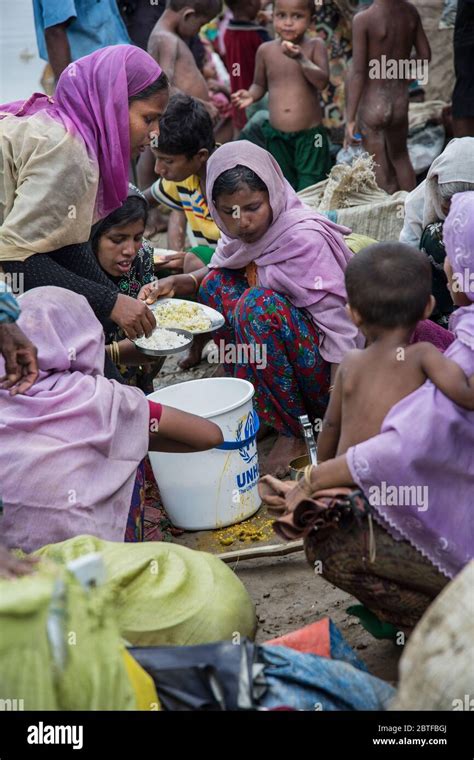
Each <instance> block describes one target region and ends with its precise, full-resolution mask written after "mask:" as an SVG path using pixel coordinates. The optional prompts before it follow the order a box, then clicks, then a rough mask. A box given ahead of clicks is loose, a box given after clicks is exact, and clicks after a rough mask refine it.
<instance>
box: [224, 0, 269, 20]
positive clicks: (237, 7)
mask: <svg viewBox="0 0 474 760" xmlns="http://www.w3.org/2000/svg"><path fill="white" fill-rule="evenodd" d="M226 5H227V7H228V8H230V10H231V11H232V13H233V14H234V16H236V17H238V18H239V19H243V18H245V19H246V20H248V21H254V20H255V19H256V18H257V13H258V12H259V11H260V10H261V2H260V0H226Z"/></svg>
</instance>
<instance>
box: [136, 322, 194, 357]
mask: <svg viewBox="0 0 474 760" xmlns="http://www.w3.org/2000/svg"><path fill="white" fill-rule="evenodd" d="M193 340H194V335H193V334H192V333H191V332H189V331H188V330H182V329H181V328H179V327H155V329H154V330H153V332H152V334H151V335H150V337H149V338H137V340H134V341H133V342H134V344H135V347H136V348H137V349H138V350H139V351H141V352H142V354H146V356H169V355H170V354H179V353H180V352H181V351H187V350H188V348H190V346H191V344H192V342H193Z"/></svg>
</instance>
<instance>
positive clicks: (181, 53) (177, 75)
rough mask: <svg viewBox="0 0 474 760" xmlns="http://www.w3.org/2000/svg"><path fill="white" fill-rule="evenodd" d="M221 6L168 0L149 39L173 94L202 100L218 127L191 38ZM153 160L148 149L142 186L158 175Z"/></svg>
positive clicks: (207, 0)
mask: <svg viewBox="0 0 474 760" xmlns="http://www.w3.org/2000/svg"><path fill="white" fill-rule="evenodd" d="M221 10H222V0H167V2H166V9H165V11H164V13H163V14H162V16H161V17H160V19H159V20H158V22H157V23H156V24H155V26H154V27H153V30H152V32H151V34H150V38H149V40H148V52H149V53H150V55H152V56H153V58H154V59H155V60H156V61H157V62H158V63H159V64H160V66H161V68H162V69H163V71H164V72H165V73H166V75H167V77H168V79H169V82H170V86H171V87H170V95H175V94H176V93H180V92H181V93H184V94H185V95H190V96H191V97H193V98H196V99H197V100H200V101H201V102H202V103H204V105H205V106H206V109H207V111H208V112H209V115H210V117H211V119H212V120H213V122H214V125H215V127H217V126H218V125H217V121H218V119H219V114H218V111H217V108H216V107H215V106H214V105H213V104H212V103H211V101H210V96H209V90H208V86H207V83H206V80H205V79H204V76H203V75H202V73H201V72H200V71H199V69H198V67H197V64H196V61H195V59H194V56H193V54H192V52H191V50H190V48H189V41H190V40H191V39H192V38H193V37H194V36H195V35H196V34H197V33H198V32H199V30H200V28H201V27H202V26H204V24H207V23H209V21H211V19H213V18H214V17H215V16H217V15H218V14H219V13H220V12H221ZM217 137H218V135H217ZM154 164H155V158H154V156H153V154H152V152H151V150H149V149H148V150H147V151H146V152H145V153H143V155H142V156H141V158H140V161H139V165H138V180H139V185H140V187H142V188H146V187H149V186H150V185H151V184H152V182H154V180H155V179H156V176H155V174H154V171H153V167H154Z"/></svg>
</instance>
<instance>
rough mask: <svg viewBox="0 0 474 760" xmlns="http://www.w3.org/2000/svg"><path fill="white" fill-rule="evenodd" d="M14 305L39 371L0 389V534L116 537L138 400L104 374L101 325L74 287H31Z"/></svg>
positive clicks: (139, 418)
mask: <svg viewBox="0 0 474 760" xmlns="http://www.w3.org/2000/svg"><path fill="white" fill-rule="evenodd" d="M20 305H21V308H22V313H21V316H20V318H19V320H18V325H19V327H20V328H21V329H22V330H23V331H24V332H25V333H26V335H28V337H29V338H30V340H31V341H32V342H33V343H34V344H35V345H36V346H37V348H38V357H39V367H40V376H39V380H38V381H37V382H36V383H35V384H34V386H33V387H32V388H31V390H29V391H28V393H27V395H24V396H15V397H11V396H10V395H9V393H8V392H7V391H2V390H0V439H1V442H2V443H1V447H0V472H1V473H2V474H1V481H0V482H1V486H0V488H1V497H2V500H3V506H4V515H3V519H2V535H3V537H4V539H5V540H6V542H7V544H8V546H10V547H19V548H21V549H23V550H24V551H27V552H30V551H34V550H35V549H38V548H40V547H41V546H44V545H45V544H49V543H55V542H57V541H63V540H65V539H67V538H71V537H73V536H77V535H80V534H84V533H87V534H90V535H94V536H98V537H99V538H102V539H104V540H108V541H123V538H124V534H125V526H126V522H127V516H128V512H129V508H130V501H131V497H132V491H133V486H134V483H135V477H136V471H137V467H138V465H139V463H140V462H141V460H142V459H143V457H144V456H145V455H146V453H147V450H148V420H149V407H148V403H147V400H146V398H145V396H144V395H143V394H142V392H141V391H140V390H138V389H137V388H131V387H129V386H126V385H121V384H120V383H117V382H116V381H114V380H107V379H106V378H105V377H104V376H103V367H104V335H103V329H102V326H101V325H100V323H99V322H98V320H97V319H96V318H95V316H94V314H93V312H92V310H91V308H90V306H89V304H88V303H87V301H86V299H85V298H84V297H83V296H80V295H77V294H76V293H72V292H71V291H69V290H63V289H62V288H56V287H45V288H35V289H33V290H30V291H28V292H27V293H25V295H23V296H22V297H21V299H20ZM3 372H4V362H3V359H0V375H2V374H3Z"/></svg>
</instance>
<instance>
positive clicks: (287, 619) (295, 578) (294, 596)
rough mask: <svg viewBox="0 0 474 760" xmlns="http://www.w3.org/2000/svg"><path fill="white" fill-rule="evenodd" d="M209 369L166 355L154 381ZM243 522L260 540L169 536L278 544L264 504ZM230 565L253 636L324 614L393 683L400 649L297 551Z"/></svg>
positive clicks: (195, 544)
mask: <svg viewBox="0 0 474 760" xmlns="http://www.w3.org/2000/svg"><path fill="white" fill-rule="evenodd" d="M178 358H179V355H178ZM214 371H215V366H212V365H209V364H208V363H206V362H201V364H200V365H199V367H197V368H196V369H194V370H189V371H187V372H182V371H181V370H179V368H178V366H177V359H176V357H170V358H168V359H167V360H166V363H165V365H164V367H163V369H162V370H161V372H160V374H159V376H158V378H157V381H155V385H156V388H159V387H162V386H166V385H171V384H173V383H177V382H184V381H185V380H193V379H198V378H201V377H206V376H209V375H211V374H213V373H214ZM261 445H262V446H265V447H268V441H267V440H265V441H263V442H262V444H261ZM259 451H260V448H259ZM247 523H250V524H252V525H257V526H258V527H261V528H262V533H263V539H262V540H259V541H252V542H251V543H247V542H245V543H243V542H241V541H240V540H239V539H238V538H236V539H235V541H234V543H232V544H231V545H228V546H224V545H222V544H221V543H220V541H219V537H220V536H222V534H221V533H218V532H217V531H199V532H187V533H184V534H183V535H182V536H180V537H179V538H177V539H175V540H176V542H177V543H180V544H183V545H184V546H188V547H190V548H192V549H200V550H203V551H208V552H211V553H212V554H220V553H222V552H228V551H234V550H236V549H241V548H250V547H253V546H264V545H267V544H279V543H281V541H280V539H279V538H277V536H276V535H275V534H274V533H273V531H272V530H271V527H270V521H269V519H268V517H267V515H266V511H265V508H264V507H262V508H261V509H260V510H259V512H258V513H257V515H256V516H254V517H252V518H251V519H250V521H246V523H244V525H245V524H247ZM230 567H232V569H233V570H234V572H235V573H236V574H237V575H238V577H239V578H240V579H241V581H242V582H243V583H244V585H245V587H246V588H247V590H248V592H249V594H250V596H251V597H252V599H253V601H254V603H255V605H256V609H257V615H258V621H259V624H258V632H257V641H259V642H264V641H266V640H268V639H271V638H274V637H276V636H281V635H282V634H285V633H289V632H290V631H295V630H297V629H298V628H301V627H303V626H304V625H308V624H309V623H312V622H314V621H316V620H320V619H321V618H322V617H327V616H328V617H330V618H331V619H332V621H333V622H334V623H335V624H336V625H337V626H338V628H339V630H340V631H341V633H342V634H343V635H344V637H345V638H346V640H347V641H348V643H349V644H350V645H351V646H352V647H353V648H354V649H355V651H356V652H357V654H358V655H359V656H360V657H361V659H362V660H363V661H364V662H365V663H366V665H367V666H368V668H369V670H370V672H371V673H373V674H374V675H376V676H378V677H380V678H384V679H385V680H387V681H390V682H391V683H395V682H396V680H397V663H398V660H399V657H400V655H401V653H402V648H401V647H400V646H396V645H395V644H394V643H392V642H390V641H385V640H382V641H377V640H376V639H374V638H373V637H372V636H371V635H370V634H369V633H367V632H366V631H365V630H364V629H363V628H362V626H361V625H360V623H359V622H358V620H357V619H356V618H354V617H353V616H351V615H349V614H348V613H347V612H346V608H347V607H349V606H350V605H351V604H356V603H357V601H356V600H355V599H354V597H352V596H350V595H349V594H346V593H345V592H344V591H341V590H340V589H338V588H336V587H335V586H333V585H332V584H330V583H328V582H327V581H325V580H324V579H323V578H322V577H321V576H319V575H315V574H314V572H313V570H312V568H311V567H310V566H309V565H308V563H307V561H306V559H305V556H304V553H303V552H299V553H295V554H291V555H288V556H286V557H272V558H265V559H252V560H240V561H238V562H234V563H231V564H230Z"/></svg>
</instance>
